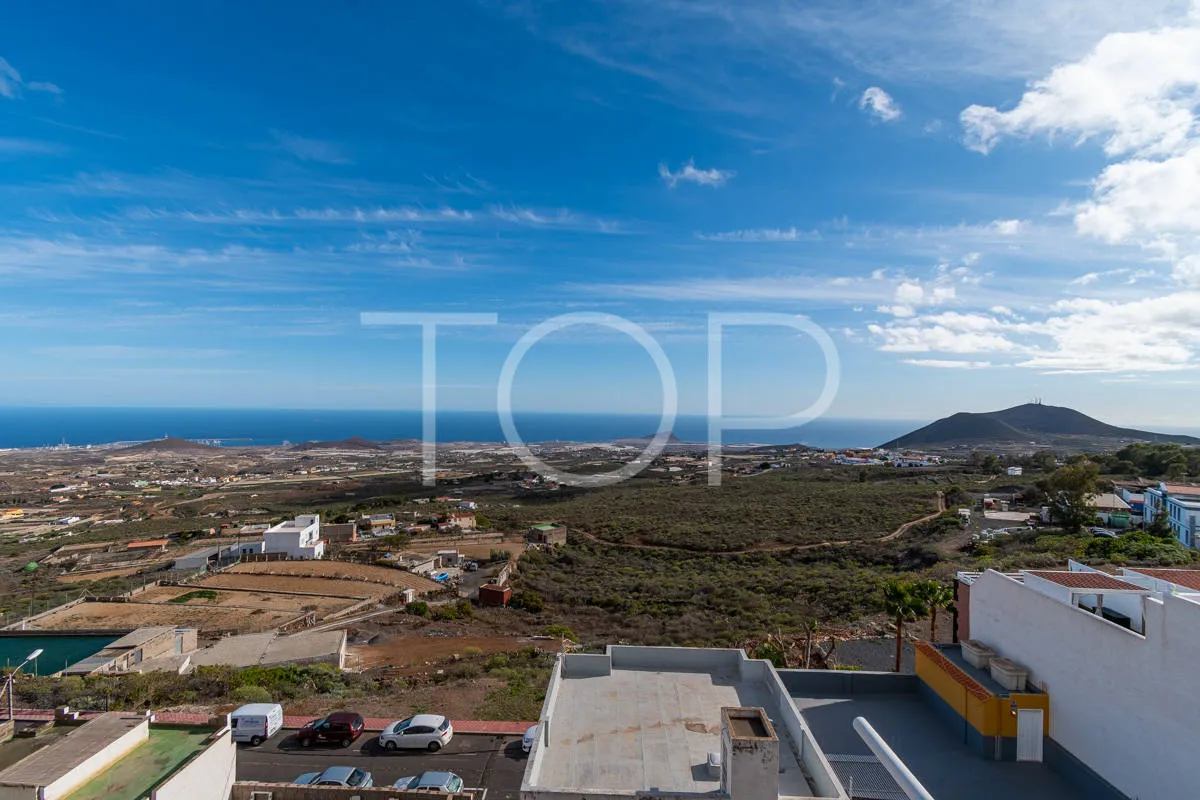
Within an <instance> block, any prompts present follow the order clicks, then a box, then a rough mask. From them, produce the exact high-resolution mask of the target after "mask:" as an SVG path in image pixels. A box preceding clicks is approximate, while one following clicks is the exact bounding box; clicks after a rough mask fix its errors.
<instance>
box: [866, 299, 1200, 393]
mask: <svg viewBox="0 0 1200 800" xmlns="http://www.w3.org/2000/svg"><path fill="white" fill-rule="evenodd" d="M1006 312H1009V310H1008V309H1007V308H999V309H997V308H993V309H992V310H991V311H990V312H987V313H985V312H969V313H960V312H955V311H947V312H942V313H938V314H925V315H919V314H914V315H912V316H909V317H900V318H897V319H895V320H893V321H891V322H888V323H885V324H874V325H870V326H868V332H869V333H870V334H871V336H872V337H873V338H874V340H875V342H876V345H877V347H878V348H879V349H880V350H881V351H884V352H894V353H930V354H945V355H964V354H976V353H987V354H991V355H993V356H1002V357H1007V360H1006V361H1005V363H1006V364H1007V365H1009V366H1015V367H1023V368H1026V369H1032V370H1037V371H1039V372H1043V373H1121V374H1127V373H1147V372H1164V371H1175V370H1183V369H1195V368H1197V367H1200V291H1196V290H1189V291H1183V292H1176V293H1174V294H1169V295H1166V296H1161V297H1158V296H1156V297H1149V298H1143V299H1137V300H1130V301H1119V300H1116V301H1109V300H1099V299H1095V298H1077V299H1071V300H1062V301H1059V302H1057V303H1054V304H1052V305H1051V306H1050V307H1049V308H1048V309H1046V310H1045V311H1044V312H1043V313H1042V314H1040V315H1039V316H1038V318H1037V319H1036V320H1035V321H1025V320H1023V319H1022V318H1020V317H1016V316H1015V315H1012V314H1011V313H1006ZM935 360H936V359H935ZM993 360H994V359H993Z"/></svg>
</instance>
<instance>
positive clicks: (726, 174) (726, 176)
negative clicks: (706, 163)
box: [658, 158, 737, 189]
mask: <svg viewBox="0 0 1200 800" xmlns="http://www.w3.org/2000/svg"><path fill="white" fill-rule="evenodd" d="M658 176H659V177H660V178H662V179H663V181H665V182H666V184H667V186H669V187H670V188H672V189H674V188H675V187H676V186H678V185H679V184H680V183H694V184H696V185H698V186H714V187H715V186H724V185H725V182H726V181H728V180H730V179H731V178H734V177H736V176H737V173H736V172H735V171H733V170H731V169H717V168H715V167H714V168H710V169H697V168H696V161H695V159H692V158H689V159H688V160H687V162H686V163H685V164H684V165H683V166H682V167H680V168H679V169H678V170H676V171H674V172H672V171H671V168H670V167H669V166H668V165H667V164H666V162H662V163H660V164H659V165H658Z"/></svg>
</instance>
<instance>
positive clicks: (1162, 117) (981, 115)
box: [961, 20, 1200, 247]
mask: <svg viewBox="0 0 1200 800" xmlns="http://www.w3.org/2000/svg"><path fill="white" fill-rule="evenodd" d="M1195 21H1196V20H1193V24H1192V25H1189V26H1179V27H1167V28H1159V29H1155V30H1143V31H1137V32H1128V33H1110V34H1109V35H1107V36H1105V37H1104V38H1102V39H1101V40H1100V41H1099V42H1098V43H1097V44H1096V45H1095V47H1094V48H1093V49H1092V50H1091V52H1089V53H1088V54H1086V55H1084V56H1083V57H1082V58H1080V59H1079V60H1077V61H1072V62H1069V63H1064V64H1060V65H1059V66H1057V67H1055V68H1054V69H1053V70H1052V71H1051V72H1050V73H1049V74H1048V75H1047V76H1046V77H1044V78H1042V79H1040V80H1038V81H1035V82H1034V83H1033V84H1032V85H1031V86H1030V88H1029V90H1028V91H1026V92H1025V94H1024V95H1023V96H1022V98H1021V100H1020V102H1018V103H1017V105H1016V106H1014V107H1013V108H1011V109H1009V110H1007V111H1002V110H1000V109H998V108H995V107H990V106H983V105H973V106H970V107H968V108H967V109H965V110H964V111H963V112H962V115H961V120H962V123H963V128H964V130H965V133H966V144H967V146H968V147H971V148H973V149H976V150H978V151H980V152H983V153H987V152H988V151H990V150H991V149H992V148H993V147H995V146H996V145H997V144H998V143H999V142H1000V140H1001V139H1003V138H1005V137H1032V136H1046V137H1049V138H1051V139H1054V138H1057V137H1060V136H1065V137H1069V139H1070V140H1071V141H1072V142H1073V143H1075V144H1076V145H1078V144H1081V143H1083V142H1087V141H1091V140H1097V141H1100V142H1101V143H1102V146H1103V149H1104V152H1105V154H1106V155H1108V157H1109V158H1110V159H1111V160H1112V161H1113V163H1110V164H1109V165H1108V166H1107V167H1105V169H1104V170H1103V171H1102V172H1101V173H1100V175H1099V176H1097V177H1096V179H1095V180H1094V181H1093V183H1092V193H1091V198H1090V199H1089V200H1087V201H1086V202H1083V203H1081V204H1079V205H1078V206H1076V208H1075V209H1074V210H1075V219H1074V221H1075V227H1076V229H1077V230H1078V231H1079V232H1080V233H1083V234H1086V235H1089V236H1094V237H1096V238H1098V239H1101V240H1103V241H1106V242H1110V243H1116V242H1124V241H1129V240H1132V239H1135V238H1136V237H1146V239H1149V240H1151V241H1153V242H1155V243H1156V246H1159V247H1163V246H1167V247H1170V246H1173V245H1174V242H1173V241H1172V239H1173V237H1177V236H1180V235H1183V236H1187V237H1191V238H1192V239H1196V237H1200V113H1198V112H1200V26H1197V25H1195ZM1142 243H1143V244H1146V245H1148V244H1150V242H1149V241H1143V242H1142ZM1196 245H1197V242H1196V241H1192V242H1191V246H1192V247H1195V246H1196Z"/></svg>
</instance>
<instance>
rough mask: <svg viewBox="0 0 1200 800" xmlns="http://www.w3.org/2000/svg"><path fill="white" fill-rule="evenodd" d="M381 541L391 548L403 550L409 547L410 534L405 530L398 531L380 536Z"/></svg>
mask: <svg viewBox="0 0 1200 800" xmlns="http://www.w3.org/2000/svg"><path fill="white" fill-rule="evenodd" d="M379 543H380V544H382V545H383V546H384V547H387V548H388V549H391V550H403V549H404V548H406V547H408V543H409V535H408V534H407V533H405V532H404V531H398V532H396V533H392V534H389V535H387V536H382V537H380V539H379Z"/></svg>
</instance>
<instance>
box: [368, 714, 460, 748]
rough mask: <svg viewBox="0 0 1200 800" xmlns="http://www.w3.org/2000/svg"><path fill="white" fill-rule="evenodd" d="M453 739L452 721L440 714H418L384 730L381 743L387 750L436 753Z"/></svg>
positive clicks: (380, 738) (380, 739) (394, 723)
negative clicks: (418, 750)
mask: <svg viewBox="0 0 1200 800" xmlns="http://www.w3.org/2000/svg"><path fill="white" fill-rule="evenodd" d="M453 738H454V726H453V725H451V724H450V720H448V719H446V718H445V717H443V716H440V715H438V714H417V715H416V716H414V717H409V718H408V719H402V720H400V721H399V722H393V723H392V724H391V725H388V726H387V727H386V728H384V729H383V733H381V734H379V743H380V744H381V745H383V747H384V749H385V750H396V749H400V750H413V749H425V750H428V751H429V752H431V753H436V752H437V751H438V750H441V749H442V748H443V747H445V746H446V745H448V744H450V740H451V739H453Z"/></svg>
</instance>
